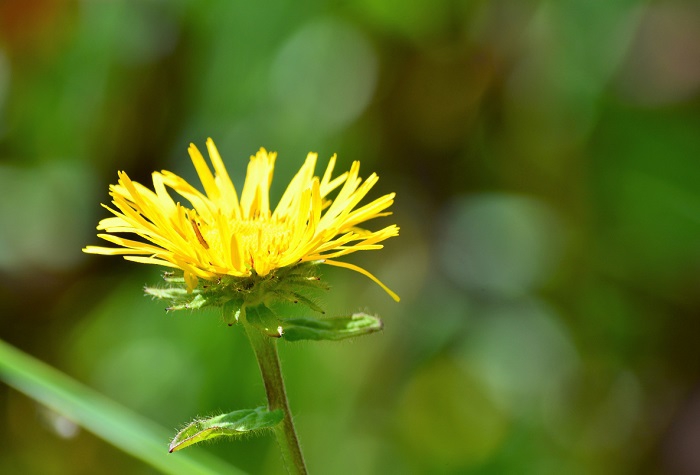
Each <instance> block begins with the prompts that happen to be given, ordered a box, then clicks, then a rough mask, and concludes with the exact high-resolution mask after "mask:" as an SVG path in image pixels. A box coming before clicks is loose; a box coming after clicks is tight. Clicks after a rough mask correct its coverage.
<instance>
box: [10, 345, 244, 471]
mask: <svg viewBox="0 0 700 475" xmlns="http://www.w3.org/2000/svg"><path fill="white" fill-rule="evenodd" d="M0 380H2V381H4V382H5V383H7V384H8V385H9V386H11V387H13V388H15V389H17V390H18V391H20V392H22V393H24V394H26V395H27V396H29V397H30V398H32V399H34V400H36V401H38V402H40V403H42V404H44V405H45V406H47V407H49V408H51V409H53V410H55V411H57V412H59V413H61V414H63V415H65V416H66V417H68V418H69V419H71V420H73V421H74V422H75V423H77V424H79V425H80V426H82V427H83V428H85V429H86V430H88V431H90V432H92V433H93V434H95V435H96V436H98V437H100V438H102V439H104V440H105V441H107V442H109V443H110V444H112V445H114V446H115V447H117V448H119V449H121V450H123V451H124V452H126V453H128V454H129V455H132V456H133V457H135V458H137V459H139V460H142V461H143V462H145V463H147V464H148V465H150V466H152V467H154V468H156V469H158V470H160V471H161V472H163V473H168V474H183V473H187V474H192V475H214V474H242V473H244V472H242V471H240V470H238V469H236V468H235V467H232V466H231V465H228V464H227V463H225V462H223V461H222V460H220V459H218V458H216V457H214V456H211V455H209V454H206V453H203V452H194V453H189V454H169V453H168V441H169V440H170V439H171V437H172V434H170V433H169V431H167V430H165V429H164V428H162V427H160V426H158V425H157V424H155V423H153V422H151V421H149V420H147V419H145V418H143V417H142V416H139V415H137V414H135V413H134V412H132V411H130V410H128V409H127V408H125V407H123V406H120V405H119V404H117V403H115V402H114V401H112V400H110V399H108V398H106V397H105V396H102V395H101V394H98V393H97V392H95V391H94V390H92V389H90V388H88V387H86V386H84V385H82V384H80V383H79V382H77V381H75V380H73V379H71V378H70V377H68V376H66V375H65V374H63V373H61V372H59V371H57V370H56V369H54V368H52V367H50V366H48V365H47V364H45V363H43V362H41V361H39V360H37V359H35V358H33V357H32V356H30V355H27V354H26V353H23V352H22V351H20V350H18V349H17V348H15V347H13V346H11V345H9V344H7V343H5V342H4V341H2V340H0Z"/></svg>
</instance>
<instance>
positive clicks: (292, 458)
mask: <svg viewBox="0 0 700 475" xmlns="http://www.w3.org/2000/svg"><path fill="white" fill-rule="evenodd" d="M243 326H244V328H245V331H246V334H247V335H248V339H249V340H250V344H251V346H252V347H253V351H254V352H255V358H256V359H257V360H258V365H259V366H260V374H261V375H262V378H263V381H264V383H265V393H266V394H267V406H268V410H269V411H275V410H278V409H280V410H282V411H283V413H284V418H283V419H282V422H281V423H280V424H278V425H277V426H275V429H274V431H275V437H276V438H277V443H278V444H279V446H280V450H281V451H282V458H283V459H284V463H285V465H286V467H287V471H288V472H289V473H291V474H306V473H307V471H306V464H305V463H304V456H303V454H302V452H301V447H300V445H299V439H298V438H297V434H296V431H295V430H294V421H293V420H292V414H291V412H290V410H289V403H288V401H287V393H286V391H285V389H284V380H283V379H282V369H281V367H280V360H279V356H278V354H277V339H276V338H271V337H269V336H267V335H265V334H263V333H262V332H261V331H259V330H258V329H257V328H255V327H253V326H251V325H250V324H248V323H247V322H245V321H244V322H243Z"/></svg>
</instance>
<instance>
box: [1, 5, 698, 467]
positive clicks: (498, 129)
mask: <svg viewBox="0 0 700 475" xmlns="http://www.w3.org/2000/svg"><path fill="white" fill-rule="evenodd" d="M207 137H212V138H213V139H214V140H215V141H216V143H217V145H218V147H219V150H220V151H221V154H222V156H223V157H224V161H225V162H226V164H227V166H228V168H229V171H230V173H231V176H232V178H233V180H234V182H235V183H236V185H237V186H238V187H239V189H240V186H241V184H242V180H243V178H244V172H245V165H246V163H247V160H248V157H249V156H250V154H252V153H255V151H256V150H257V149H258V148H259V147H261V146H264V147H266V148H268V149H269V150H276V151H278V152H279V159H278V169H277V170H276V182H275V184H276V188H275V189H274V193H275V194H276V196H279V195H280V194H281V191H282V188H283V186H284V185H285V184H286V182H287V181H288V180H289V179H290V178H291V177H292V175H293V173H294V172H295V170H296V169H298V167H299V166H300V165H301V163H302V161H303V159H304V157H305V156H306V153H307V152H308V151H310V150H311V151H317V152H319V155H320V157H321V159H322V160H321V166H323V165H325V163H326V160H327V158H328V157H329V156H330V155H331V154H333V153H335V152H337V153H338V155H339V169H340V170H342V169H347V168H348V167H349V165H350V163H351V162H352V161H353V160H358V159H359V160H361V162H362V170H364V172H363V173H362V174H363V176H367V175H368V174H369V173H370V172H371V171H376V172H377V173H378V174H379V176H380V178H381V179H380V181H379V183H378V184H377V186H376V187H375V189H374V190H373V196H380V195H381V194H385V193H389V192H391V191H396V192H397V194H398V196H397V202H396V205H395V214H394V216H392V217H390V218H382V220H381V222H379V221H377V222H376V223H371V225H372V226H374V228H378V227H379V226H382V225H388V224H391V223H394V222H395V223H397V224H399V225H400V226H401V236H400V237H398V238H395V239H392V240H389V241H388V242H386V248H385V249H384V250H383V251H380V252H371V253H366V255H361V254H357V255H353V256H352V257H350V258H349V259H348V260H349V261H351V262H354V263H357V264H360V265H363V266H365V267H366V268H368V269H369V270H370V271H371V272H373V273H375V274H376V275H377V276H378V277H379V278H381V279H382V280H383V281H384V282H385V283H386V284H387V285H389V286H390V287H391V288H392V289H394V290H395V291H396V292H397V293H399V294H400V295H401V296H402V300H401V302H400V303H399V304H396V303H394V302H393V301H392V300H391V299H390V298H389V297H388V296H387V295H386V294H384V293H383V292H382V290H381V289H380V288H379V287H378V286H376V285H375V284H373V283H372V282H370V281H369V280H368V279H366V278H364V277H362V276H360V275H359V274H356V273H353V272H349V271H344V270H340V269H333V268H328V269H324V276H325V278H326V280H327V281H328V282H330V283H331V285H332V286H333V290H332V291H331V292H330V293H328V294H327V295H324V296H322V302H323V304H324V305H325V306H326V308H327V311H328V313H329V314H331V315H333V314H341V313H348V312H353V311H358V310H368V311H371V312H376V313H377V314H379V315H381V316H382V317H383V319H384V321H385V331H384V332H383V334H380V335H373V336H370V337H365V338H362V339H358V340H356V341H352V342H344V343H340V344H333V343H325V344H316V343H302V344H284V343H282V344H281V350H280V351H281V353H282V354H281V357H282V365H283V369H284V370H285V374H286V378H287V385H288V392H289V397H290V403H291V406H292V410H293V412H294V414H295V415H296V421H297V429H298V432H299V436H300V438H301V441H302V445H303V448H304V450H305V455H306V458H307V462H308V466H309V469H310V470H311V472H312V473H334V474H356V473H367V474H385V473H388V474H411V473H444V474H452V473H465V474H503V473H513V474H533V475H534V474H562V473H566V474H622V473H679V474H697V473H700V443H699V442H698V441H699V440H700V385H699V384H698V382H699V381H700V344H698V335H699V334H700V318H699V317H700V315H699V314H700V292H699V290H700V272H699V271H700V187H699V186H698V185H699V184H700V160H699V158H700V5H699V4H698V3H697V2H694V1H690V0H688V1H657V2H646V1H639V0H560V1H555V0H550V1H544V0H542V1H538V0H530V1H523V0H472V1H468V0H462V1H460V0H432V1H427V0H406V1H398V0H385V1H375V0H357V1H346V2H341V1H331V2H329V1H318V0H317V1H300V2H299V1H291V0H286V1H284V0H281V1H274V2H240V1H225V0H218V1H208V2H195V1H188V0H177V1H165V0H162V1H156V0H150V1H146V0H139V1H136V0H133V1H99V0H85V1H60V0H9V1H8V0H5V1H0V193H1V195H2V199H0V339H2V340H4V341H6V342H9V343H10V344H12V345H14V346H16V347H18V348H20V349H22V350H23V351H25V352H26V353H28V354H31V355H33V356H35V357H36V358H38V359H40V360H43V361H45V362H47V363H49V364H50V365H52V366H54V367H56V368H58V369H60V370H61V371H63V372H64V373H66V374H68V375H70V376H71V377H73V378H75V379H76V380H78V381H80V382H82V383H84V384H86V385H87V386H89V387H91V388H94V389H95V390H97V391H98V392H100V393H102V394H104V395H106V396H108V397H109V398H111V399H113V400H115V401H117V402H119V403H120V404H122V405H124V406H126V407H128V408H130V409H131V410H133V411H134V412H136V413H139V414H142V415H144V416H146V417H147V418H149V419H151V420H153V421H155V422H157V423H158V424H159V425H161V426H163V427H165V428H167V429H168V430H172V433H173V434H174V432H175V430H176V429H177V428H178V427H180V426H181V425H182V424H183V423H184V422H187V421H188V420H190V419H191V418H192V417H194V416H196V415H201V416H203V415H207V414H212V413H215V412H217V411H230V410H234V409H239V408H248V407H255V406H257V405H259V404H262V403H264V391H263V387H262V382H261V379H260V376H259V374H258V370H257V367H256V364H255V360H254V358H253V355H252V352H251V350H250V348H249V346H248V344H247V342H246V341H245V339H244V336H243V335H242V331H241V329H240V328H236V327H233V328H229V327H227V326H226V325H225V324H224V323H223V322H222V320H221V318H220V316H219V315H218V314H217V313H216V312H201V313H186V312H180V313H173V314H166V313H165V311H164V306H165V305H164V304H162V303H160V302H154V301H151V300H150V299H147V298H144V297H143V292H142V287H143V285H145V284H148V283H151V284H152V283H155V282H158V281H159V279H160V277H159V274H160V270H159V269H158V268H156V267H153V266H139V265H136V264H133V263H128V262H125V261H123V260H121V259H118V258H108V257H102V256H88V255H84V254H82V253H81V252H80V249H81V248H82V247H83V246H84V245H86V244H97V243H98V239H97V238H96V237H95V226H96V224H97V221H98V220H99V219H100V218H102V217H106V216H107V212H106V211H105V210H103V209H102V208H101V207H100V206H99V203H100V202H104V203H106V202H108V200H109V197H108V195H107V187H108V185H109V183H114V182H115V181H116V172H117V170H125V171H127V172H128V174H129V176H130V177H132V178H133V179H136V180H138V181H140V182H142V183H148V182H149V177H150V172H151V171H153V170H160V169H163V168H165V169H169V170H172V171H174V172H177V173H179V174H182V175H183V176H185V177H187V178H188V179H192V180H194V179H195V176H194V172H193V169H192V166H191V163H190V161H189V158H188V156H187V153H186V150H187V145H188V144H189V142H194V143H195V144H197V145H198V146H199V147H200V149H203V148H204V142H205V140H206V138H207ZM319 168H320V167H319ZM167 442H168V441H167V440H164V441H163V450H164V451H165V450H166V447H167ZM188 450H190V451H201V452H210V453H212V454H214V455H216V456H218V457H220V458H222V459H224V460H226V461H228V462H230V463H231V464H232V465H235V466H236V467H239V468H240V469H243V470H245V471H248V472H251V473H271V474H272V473H281V471H282V470H283V469H282V465H281V462H280V459H279V452H278V449H277V447H276V444H275V442H274V439H273V437H271V436H265V437H259V438H249V439H245V440H243V441H239V442H236V443H226V442H221V443H216V444H212V445H207V446H203V447H195V448H191V449H188ZM179 455H180V454H174V455H172V456H171V457H178V456H179ZM0 472H1V473H8V474H9V473H13V474H15V473H16V474H42V475H43V474H57V475H58V474H94V473H101V474H124V473H129V474H150V473H156V472H155V469H153V468H151V467H150V466H148V465H146V464H144V463H143V462H141V461H139V460H137V459H135V458H132V457H130V456H129V455H126V454H125V453H124V452H122V451H120V450H119V449H118V448H115V447H114V446H113V445H110V444H108V443H106V442H105V441H103V440H101V439H99V438H97V437H95V436H94V435H92V434H91V433H90V432H87V431H85V430H83V429H81V428H80V427H78V426H76V425H75V424H74V422H72V421H71V420H69V419H66V418H65V417H63V416H61V415H60V414H57V413H55V412H53V411H51V410H49V409H47V408H45V407H43V406H41V405H40V404H37V403H36V402H35V401H34V400H32V399H30V398H28V397H27V396H25V395H24V394H22V393H20V392H18V391H16V390H15V389H11V388H10V387H9V386H7V385H3V384H1V383H0Z"/></svg>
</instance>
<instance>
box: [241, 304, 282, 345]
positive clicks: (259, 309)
mask: <svg viewBox="0 0 700 475" xmlns="http://www.w3.org/2000/svg"><path fill="white" fill-rule="evenodd" d="M244 312H245V319H246V321H247V322H248V323H249V324H250V325H252V326H254V327H255V328H257V329H258V330H260V331H261V332H262V333H263V334H265V335H267V336H269V337H272V338H279V337H281V336H282V334H283V332H284V329H283V327H282V321H281V320H280V319H279V318H277V315H275V313H274V312H273V311H272V310H270V309H269V308H268V307H267V306H265V305H264V304H260V305H251V306H247V305H246V306H245V307H244Z"/></svg>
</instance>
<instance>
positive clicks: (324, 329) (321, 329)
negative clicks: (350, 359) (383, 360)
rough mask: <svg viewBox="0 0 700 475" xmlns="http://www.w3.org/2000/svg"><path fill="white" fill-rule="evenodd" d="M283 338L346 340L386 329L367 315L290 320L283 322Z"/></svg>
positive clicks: (375, 319)
mask: <svg viewBox="0 0 700 475" xmlns="http://www.w3.org/2000/svg"><path fill="white" fill-rule="evenodd" d="M282 328H283V333H282V338H284V339H285V340H287V341H299V340H344V339H346V338H353V337H356V336H362V335H368V334H370V333H374V332H378V331H381V330H382V329H383V328H384V325H383V323H382V321H381V320H380V319H379V318H377V317H374V316H372V315H367V314H366V313H355V314H353V315H350V316H347V317H335V318H324V319H322V320H321V319H316V318H289V319H286V320H283V321H282Z"/></svg>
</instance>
